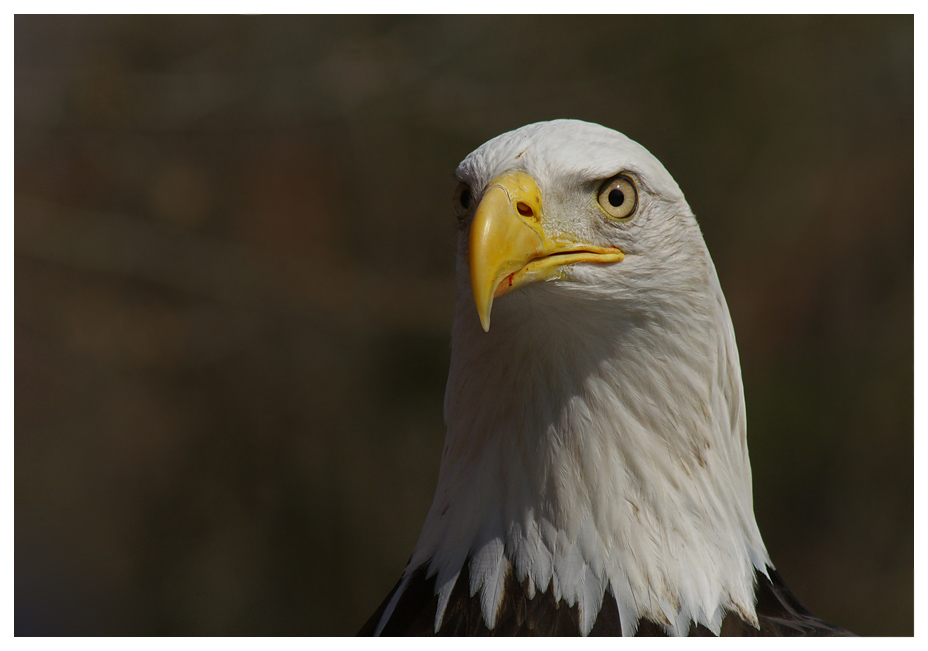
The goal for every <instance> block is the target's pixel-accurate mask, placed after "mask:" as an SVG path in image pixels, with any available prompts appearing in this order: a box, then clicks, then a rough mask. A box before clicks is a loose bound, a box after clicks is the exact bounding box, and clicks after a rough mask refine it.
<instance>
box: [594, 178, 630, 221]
mask: <svg viewBox="0 0 928 651" xmlns="http://www.w3.org/2000/svg"><path fill="white" fill-rule="evenodd" d="M599 207H600V208H602V210H603V212H604V213H606V214H607V215H608V216H609V217H610V218H612V219H618V220H622V221H624V220H626V219H631V218H632V217H633V216H634V214H635V210H637V209H638V189H637V188H636V187H635V183H634V182H633V181H632V180H631V179H630V178H629V177H627V176H625V175H624V174H618V175H617V176H613V177H612V178H611V179H608V180H607V181H605V182H604V183H603V184H602V185H601V186H599Z"/></svg>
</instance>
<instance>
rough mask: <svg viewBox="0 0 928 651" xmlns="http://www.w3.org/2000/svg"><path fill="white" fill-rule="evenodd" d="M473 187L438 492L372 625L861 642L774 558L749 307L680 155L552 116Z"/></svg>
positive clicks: (503, 147)
mask: <svg viewBox="0 0 928 651" xmlns="http://www.w3.org/2000/svg"><path fill="white" fill-rule="evenodd" d="M457 178H458V181H459V185H458V187H457V190H456V192H455V200H454V201H455V210H456V213H457V219H458V223H459V226H460V228H459V236H458V249H457V251H458V253H457V302H456V308H455V320H454V326H453V331H452V350H451V369H450V373H449V377H448V384H447V391H446V395H445V405H444V409H445V421H446V424H447V434H446V438H445V447H444V452H443V455H442V459H441V468H440V472H439V478H438V486H437V488H436V491H435V497H434V500H433V502H432V506H431V508H430V510H429V512H428V515H427V517H426V520H425V524H424V526H423V528H422V533H421V534H420V537H419V540H418V543H417V544H416V546H415V548H414V550H413V552H412V556H411V557H410V559H409V562H408V564H407V566H406V568H405V570H404V571H403V574H402V576H401V578H400V579H399V582H398V583H397V584H396V587H394V589H393V591H392V592H391V593H390V594H389V595H388V596H387V597H386V599H385V600H384V602H383V603H382V604H381V606H380V607H379V608H378V609H377V610H376V612H375V613H374V614H373V615H372V616H371V618H370V619H369V620H368V622H367V623H366V624H365V625H364V627H363V628H362V629H361V631H360V634H362V635H433V634H438V635H636V634H637V635H700V634H703V635H711V634H714V635H842V634H848V633H847V631H844V630H843V629H841V628H838V627H836V626H833V625H830V624H827V623H825V622H823V621H822V620H820V619H818V618H816V617H815V616H813V615H812V614H811V613H809V612H808V611H807V610H806V609H805V608H803V606H802V605H801V604H800V603H799V602H798V601H797V600H796V598H795V597H794V596H793V595H792V593H791V592H790V590H789V589H788V588H787V587H786V585H785V584H784V583H783V580H782V579H781V578H780V576H779V575H778V574H777V572H776V570H775V569H774V567H773V564H772V563H771V561H770V557H769V555H768V553H767V550H766V548H765V546H764V542H763V540H762V538H761V535H760V531H759V530H758V527H757V523H756V522H755V518H754V510H753V498H752V488H751V466H750V462H749V459H748V448H747V440H746V421H745V407H744V395H743V391H742V383H741V370H740V363H739V360H738V349H737V346H736V344H735V333H734V330H733V327H732V322H731V317H730V316H729V313H728V306H727V305H726V302H725V297H724V295H723V293H722V289H721V286H720V284H719V280H718V277H717V275H716V271H715V267H714V265H713V263H712V259H711V258H710V256H709V251H708V250H707V248H706V245H705V242H704V241H703V238H702V234H701V233H700V230H699V226H698V225H697V223H696V219H695V218H694V216H693V213H692V211H691V210H690V208H689V206H688V205H687V203H686V200H685V199H684V197H683V193H682V192H681V191H680V188H679V187H678V186H677V184H676V182H675V181H674V180H673V178H672V177H671V176H670V174H669V173H668V172H667V171H666V170H665V169H664V167H663V166H662V165H661V163H660V162H659V161H658V160H657V159H656V158H655V157H654V156H652V155H651V154H650V153H649V152H648V151H647V150H646V149H645V148H644V147H642V146H641V145H639V144H638V143H636V142H634V141H632V140H630V139H629V138H627V137H626V136H624V135H622V134H620V133H618V132H616V131H612V130H610V129H607V128H605V127H602V126H599V125H596V124H590V123H586V122H580V121H576V120H555V121H552V122H543V123H538V124H532V125H528V126H525V127H522V128H520V129H517V130H515V131H512V132H509V133H505V134H503V135H501V136H498V137H496V138H494V139H492V140H490V141H489V142H487V143H486V144H484V145H483V146H481V147H480V148H479V149H477V150H476V151H474V152H473V153H471V154H470V155H469V156H467V158H465V159H464V161H463V162H462V163H461V164H460V166H459V167H458V169H457ZM491 314H492V324H491Z"/></svg>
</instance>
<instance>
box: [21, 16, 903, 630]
mask: <svg viewBox="0 0 928 651" xmlns="http://www.w3.org/2000/svg"><path fill="white" fill-rule="evenodd" d="M913 30H914V27H913V19H912V17H911V16H902V17H874V16H861V17H772V18H771V17H748V18H726V17H709V18H702V17H682V18H676V17H634V16H632V17H628V16H588V17H564V16H560V17H528V16H509V17H456V16H445V17H392V16H378V17H364V16H359V17H296V18H295V17H283V18H277V17H220V18H216V17H143V16H133V17H92V16H91V17H29V16H17V17H16V18H15V550H16V552H15V622H16V625H15V626H16V634H18V635H30V634H98V635H114V634H115V635H152V634H186V635H200V634H221V635H227V634H228V635H238V634H258V635H282V634H286V635H348V634H353V633H354V632H355V631H356V630H357V629H358V628H359V627H360V626H361V624H362V623H363V622H364V621H365V620H366V618H367V617H368V616H369V615H370V614H371V613H372V612H373V610H374V609H375V608H376V607H377V606H378V605H379V603H380V601H381V600H382V599H383V597H384V596H385V595H386V594H387V592H388V591H389V590H390V589H391V588H392V586H393V584H394V583H395V581H396V580H397V579H398V578H399V575H400V572H401V571H402V569H403V566H404V564H405V562H406V559H407V558H408V555H409V553H410V552H411V550H412V547H413V545H414V543H415V541H416V538H417V537H418V533H419V528H420V526H421V524H422V521H423V519H424V517H425V513H426V511H427V510H428V506H429V504H430V502H431V499H432V492H433V489H434V485H435V481H436V476H437V472H438V463H439V457H440V454H441V449H442V443H443V437H444V426H443V423H442V397H443V393H444V382H445V377H446V374H447V370H448V356H449V348H450V340H449V331H450V326H451V321H452V316H453V313H452V309H453V301H454V298H453V292H454V283H453V276H454V267H453V258H454V241H455V223H454V221H455V220H454V217H453V212H452V208H451V194H452V191H453V189H454V185H455V183H454V180H453V177H452V174H453V171H454V169H455V167H456V165H457V163H458V161H460V160H461V159H462V158H463V157H464V156H465V155H466V154H467V153H469V152H470V151H471V150H473V149H475V148H476V147H478V146H479V145H480V144H482V143H483V142H484V141H486V140H487V139H489V138H491V137H493V136H495V135H497V134H499V133H501V132H503V131H507V130H510V129H513V128H516V127H519V126H521V125H523V124H526V123H530V122H534V121H538V120H544V119H551V118H557V117H575V118H581V119H585V120H590V121H594V122H599V123H602V124H604V125H606V126H609V127H612V128H615V129H618V130H620V131H622V132H624V133H626V134H627V135H629V136H630V137H632V138H633V139H635V140H638V141H639V142H641V143H642V144H644V145H645V146H646V147H648V148H649V149H650V150H651V151H652V153H654V154H655V155H656V156H657V157H658V158H659V159H660V160H661V161H662V162H663V163H664V165H665V166H666V167H667V169H668V170H669V171H670V172H671V174H673V175H674V177H675V178H676V180H677V181H678V183H679V185H680V187H681V188H682V189H683V191H684V192H685V193H686V196H687V198H688V200H689V202H690V205H691V206H692V208H693V210H694V211H695V213H696V215H697V217H698V218H699V219H700V223H701V225H702V228H703V231H704V234H705V238H706V241H707V243H708V245H709V249H710V251H712V254H713V257H714V259H715V262H716V265H717V267H718V271H719V276H720V278H721V281H722V286H723V288H724V289H725V292H726V295H727V297H728V302H729V305H730V308H731V312H732V317H733V319H734V322H735V329H736V331H737V333H738V338H739V344H740V350H741V360H742V366H743V369H744V381H745V385H746V395H747V406H748V423H749V427H748V430H749V443H750V447H751V456H752V460H753V467H754V486H755V491H754V492H755V505H756V511H757V518H758V521H759V524H760V527H761V531H762V532H763V533H764V537H765V540H766V542H767V546H768V548H769V550H770V553H771V555H772V558H773V561H774V563H775V564H776V565H777V567H778V569H779V570H780V573H781V574H782V575H783V576H784V578H785V580H786V581H787V583H788V584H789V585H790V586H792V588H793V590H794V591H795V593H796V594H797V595H798V596H799V598H800V599H801V600H802V601H803V603H804V604H805V605H806V606H807V607H808V608H809V609H811V610H812V611H813V612H815V613H816V614H818V615H820V616H821V617H823V618H825V619H827V620H829V621H832V622H835V623H837V624H841V625H843V626H846V627H848V628H850V629H852V630H854V631H856V632H858V633H861V634H867V635H911V634H912V633H913V453H912V449H913V361H912V357H913V266H912V265H913V262H912V260H913V194H914V185H913V123H914V109H913V37H914V31H913Z"/></svg>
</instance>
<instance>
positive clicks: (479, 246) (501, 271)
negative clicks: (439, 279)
mask: <svg viewBox="0 0 928 651" xmlns="http://www.w3.org/2000/svg"><path fill="white" fill-rule="evenodd" d="M542 217H543V213H542V205H541V190H539V188H538V184H537V183H535V181H534V179H532V177H531V176H529V175H528V174H526V173H525V172H520V171H514V172H507V173H506V174H503V175H502V176H498V177H497V178H495V179H493V181H491V182H490V184H489V186H487V191H486V193H484V195H483V199H482V200H481V201H480V205H478V206H477V211H476V212H475V213H474V220H473V222H472V223H471V227H470V283H471V287H472V288H473V290H474V302H475V303H476V304H477V314H478V315H479V316H480V324H481V325H482V326H483V330H484V331H485V332H487V331H489V330H490V309H491V308H492V307H493V299H494V298H496V297H497V296H502V295H503V294H505V293H507V292H510V291H512V290H513V289H517V288H519V287H522V286H523V285H528V284H530V283H534V282H538V281H540V280H548V279H550V278H558V277H561V275H562V273H563V267H564V266H565V265H569V264H573V263H574V262H618V261H620V260H622V258H624V257H625V254H624V253H622V252H621V251H620V250H619V249H615V248H610V247H601V246H593V245H591V244H584V243H582V242H577V241H576V240H575V239H574V238H572V237H571V236H570V235H569V234H566V233H558V234H555V235H553V236H552V237H551V238H549V236H548V235H546V234H545V232H544V230H543V229H542Z"/></svg>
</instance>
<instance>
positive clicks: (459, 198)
mask: <svg viewBox="0 0 928 651" xmlns="http://www.w3.org/2000/svg"><path fill="white" fill-rule="evenodd" d="M473 202H474V195H473V192H471V189H470V186H469V185H467V184H466V183H464V182H463V181H462V182H461V183H458V187H456V188H455V189H454V212H455V214H457V216H458V219H464V217H466V216H467V213H468V212H470V209H471V206H472V204H473Z"/></svg>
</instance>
